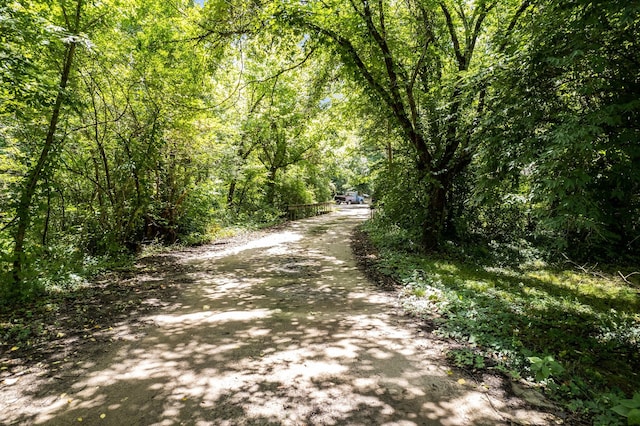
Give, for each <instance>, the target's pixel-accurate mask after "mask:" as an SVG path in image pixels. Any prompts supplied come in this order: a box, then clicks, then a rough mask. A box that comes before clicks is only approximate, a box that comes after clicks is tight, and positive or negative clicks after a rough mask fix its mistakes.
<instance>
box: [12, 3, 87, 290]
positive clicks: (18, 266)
mask: <svg viewBox="0 0 640 426" xmlns="http://www.w3.org/2000/svg"><path fill="white" fill-rule="evenodd" d="M80 7H81V2H80V1H79V2H78V10H79V9H80ZM75 50H76V44H75V43H74V42H71V43H70V44H69V46H68V47H67V49H66V51H65V57H64V65H63V69H62V75H61V77H60V86H59V89H58V95H57V96H56V102H55V104H54V107H53V111H52V113H51V119H50V120H49V127H48V130H47V136H46V138H45V142H44V146H43V147H42V151H41V152H40V156H39V158H38V162H37V163H36V165H35V167H34V168H33V169H31V171H30V172H29V173H28V174H27V177H26V183H25V185H24V187H23V189H22V192H21V194H20V198H19V201H18V207H17V209H16V216H17V226H16V231H15V234H14V236H13V241H14V246H13V256H12V258H13V269H12V273H11V276H12V283H11V289H10V293H11V295H12V296H18V295H19V293H20V285H21V282H22V275H23V267H24V261H25V252H24V244H25V238H26V234H27V229H28V228H29V225H30V223H31V204H32V201H33V197H34V195H35V193H36V189H37V187H38V183H39V181H40V178H41V177H42V174H43V172H44V170H45V168H46V166H47V165H48V163H49V160H50V155H51V151H52V149H53V147H54V144H55V133H56V130H57V128H58V121H59V119H60V112H61V110H62V103H63V100H64V96H65V94H64V92H65V89H66V87H67V83H68V81H69V74H70V72H71V65H72V64H73V56H74V53H75Z"/></svg>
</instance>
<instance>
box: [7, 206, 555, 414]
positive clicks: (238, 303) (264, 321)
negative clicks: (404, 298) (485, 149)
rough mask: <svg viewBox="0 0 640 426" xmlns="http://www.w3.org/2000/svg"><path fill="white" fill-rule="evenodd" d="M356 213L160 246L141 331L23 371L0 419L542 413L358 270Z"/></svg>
mask: <svg viewBox="0 0 640 426" xmlns="http://www.w3.org/2000/svg"><path fill="white" fill-rule="evenodd" d="M367 214H368V209H367V208H361V207H359V206H348V207H344V208H342V209H341V210H340V211H339V212H336V213H333V214H330V215H325V216H320V217H317V218H312V219H307V220H302V221H298V222H295V223H292V224H290V225H288V226H287V227H284V228H282V229H280V230H278V231H274V232H272V233H269V234H267V235H264V236H263V237H262V238H259V239H257V240H253V241H249V242H247V243H246V244H244V245H235V246H231V247H228V248H226V247H225V248H221V247H217V246H211V247H210V248H209V249H208V248H201V249H198V250H193V251H185V252H180V253H177V254H173V255H172V256H173V261H174V262H175V263H176V265H177V266H178V267H179V268H178V269H179V272H176V274H174V276H173V278H166V277H165V278H163V279H178V280H182V283H181V286H182V287H181V288H182V289H183V292H182V294H181V296H180V297H179V298H178V299H176V300H175V302H174V303H172V304H170V305H169V306H166V307H165V308H164V309H162V310H161V311H159V312H157V313H155V314H154V315H152V316H150V317H148V318H146V321H150V322H151V321H152V322H153V324H154V325H153V326H151V327H148V328H147V332H146V334H145V335H143V336H138V337H136V338H131V339H128V340H120V341H117V342H115V343H113V344H112V345H111V346H110V347H109V348H107V349H106V350H105V351H104V352H103V353H99V354H95V355H94V356H93V357H92V358H91V359H84V360H82V362H79V363H76V365H75V367H74V370H73V371H68V372H67V373H66V374H62V375H59V376H58V377H55V378H53V379H51V378H50V379H49V380H42V383H34V384H33V386H31V389H32V390H33V391H32V392H31V393H30V394H23V395H15V396H14V400H13V402H12V403H11V405H9V406H5V407H0V408H2V412H1V413H0V423H3V420H2V416H5V420H4V422H5V423H7V424H56V425H57V424H60V425H70V424H78V423H79V422H82V424H91V425H151V424H153V425H176V424H187V425H431V424H434V425H481V424H486V425H496V424H512V423H513V422H514V421H515V422H517V423H522V424H548V423H549V418H548V417H547V416H548V415H547V414H545V413H542V412H538V411H536V410H533V409H528V408H526V407H525V406H524V405H521V402H520V401H518V400H517V399H514V398H496V397H495V392H493V393H487V392H486V391H485V388H484V387H483V386H481V384H479V383H476V382H474V381H473V380H471V379H470V378H468V377H461V376H460V375H459V374H458V373H455V372H452V371H451V370H450V367H448V366H447V365H446V363H445V361H444V356H443V353H442V345H441V344H440V343H438V342H437V341H434V340H431V339H430V338H429V335H428V333H423V332H422V331H420V329H419V327H417V326H416V325H415V324H414V323H413V322H414V321H413V320H411V319H409V318H406V317H404V316H402V314H401V313H400V312H399V310H398V308H397V307H396V304H395V298H394V296H393V294H392V293H385V292H382V291H380V290H378V289H376V288H375V287H374V286H373V285H372V284H371V283H369V282H368V281H367V279H366V278H365V277H364V275H363V274H362V273H361V272H360V271H359V270H358V269H357V266H356V263H355V260H354V258H353V256H352V254H351V250H350V247H349V238H350V233H351V230H352V229H353V227H354V226H356V225H357V224H358V223H359V222H361V221H362V220H363V219H365V218H366V217H367ZM214 248H215V249H214ZM149 279H154V278H153V277H151V278H149ZM158 279H159V278H158ZM34 380H36V379H34ZM5 401H6V399H5Z"/></svg>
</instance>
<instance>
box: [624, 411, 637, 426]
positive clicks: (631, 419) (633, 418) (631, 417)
mask: <svg viewBox="0 0 640 426" xmlns="http://www.w3.org/2000/svg"><path fill="white" fill-rule="evenodd" d="M627 424H628V425H635V426H637V425H640V409H638V408H636V409H633V410H631V411H629V414H628V415H627Z"/></svg>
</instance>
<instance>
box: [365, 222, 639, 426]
mask: <svg viewBox="0 0 640 426" xmlns="http://www.w3.org/2000/svg"><path fill="white" fill-rule="evenodd" d="M367 231H368V233H369V235H370V237H371V238H372V240H373V242H374V244H375V245H376V246H377V248H378V250H379V252H380V256H379V259H378V262H377V267H378V268H379V270H381V271H382V272H384V273H386V274H388V275H391V276H393V277H394V278H395V279H396V280H397V281H398V282H400V283H402V285H403V286H404V288H403V290H402V303H403V305H404V307H405V309H406V310H407V311H409V312H411V313H412V314H414V315H416V316H418V317H423V318H425V319H428V320H429V321H431V322H434V323H435V325H436V331H435V333H437V334H439V335H441V336H444V337H448V338H453V339H455V340H457V341H458V342H461V343H463V344H464V345H465V349H463V350H458V351H456V352H455V353H452V354H450V355H449V356H450V358H451V360H452V361H453V362H454V363H456V364H458V365H460V366H465V367H469V368H493V369H497V370H501V371H503V372H505V373H508V374H510V375H511V376H513V377H515V378H520V377H522V378H524V379H526V380H529V381H531V382H535V383H537V384H538V385H539V386H541V387H542V388H544V389H545V391H546V392H547V394H548V395H549V396H550V397H552V398H553V399H555V400H556V401H559V402H561V403H563V404H564V405H565V406H566V407H568V408H569V409H571V410H573V411H574V412H575V413H577V414H580V415H582V416H586V417H589V418H591V419H592V420H593V422H594V424H626V422H627V420H626V419H625V418H624V417H623V416H621V415H619V414H617V413H616V412H614V411H612V410H611V408H612V407H614V406H617V405H618V404H619V403H620V401H621V400H623V399H624V398H626V397H629V398H630V397H631V396H632V395H633V394H634V392H636V391H638V390H640V389H639V388H640V386H639V383H640V377H639V373H640V355H639V354H640V303H639V301H638V287H637V286H634V285H631V284H629V283H628V282H625V281H624V280H623V279H621V278H620V277H617V276H613V275H612V276H610V277H605V276H604V275H601V274H600V275H598V276H595V275H593V274H589V273H585V272H581V271H577V270H571V269H562V268H554V267H551V266H549V265H547V264H546V263H545V262H543V261H541V260H539V259H536V258H535V255H533V254H532V253H533V252H532V251H530V250H529V251H528V252H526V253H522V255H521V256H515V257H511V258H510V259H508V258H505V257H504V256H501V255H496V256H487V251H486V250H481V252H482V256H481V257H478V256H474V257H471V256H468V255H466V257H464V256H460V252H459V251H458V253H457V255H456V256H446V255H440V256H424V255H420V254H417V253H415V252H413V251H411V250H410V251H403V250H400V249H399V248H398V247H399V245H398V244H397V241H395V240H394V238H389V237H387V236H386V235H385V232H384V231H380V230H378V229H376V228H374V227H373V226H372V225H369V226H368V229H367ZM389 241H394V244H393V245H389V244H388V242H389ZM499 249H500V248H496V250H495V251H496V252H498V251H499ZM510 251H512V252H513V251H514V250H513V247H511V249H510ZM489 252H491V250H489ZM487 259H489V260H487Z"/></svg>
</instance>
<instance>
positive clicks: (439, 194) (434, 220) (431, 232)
mask: <svg viewBox="0 0 640 426" xmlns="http://www.w3.org/2000/svg"><path fill="white" fill-rule="evenodd" d="M448 191H449V184H448V181H447V180H446V179H443V180H442V181H440V180H438V181H435V182H432V183H431V184H430V189H429V201H428V203H427V205H426V206H425V207H426V209H427V211H426V217H425V220H424V222H423V224H422V245H423V247H424V249H425V250H427V251H433V250H437V249H438V248H439V247H440V246H441V245H442V238H443V234H444V227H445V220H446V217H447V193H448Z"/></svg>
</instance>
